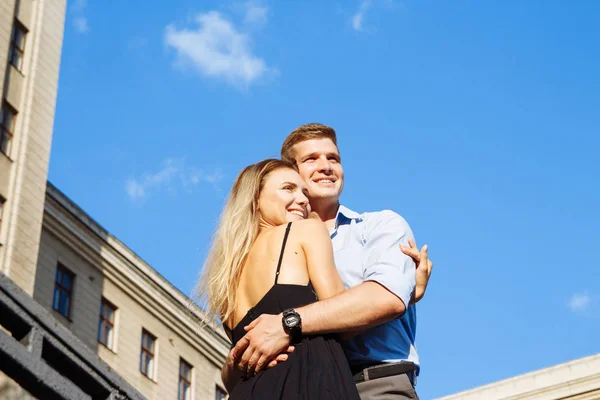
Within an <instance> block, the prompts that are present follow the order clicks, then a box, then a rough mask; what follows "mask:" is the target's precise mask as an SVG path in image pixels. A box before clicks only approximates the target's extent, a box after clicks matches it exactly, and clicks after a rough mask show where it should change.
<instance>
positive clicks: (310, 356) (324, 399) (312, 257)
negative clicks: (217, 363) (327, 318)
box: [198, 159, 359, 400]
mask: <svg viewBox="0 0 600 400" xmlns="http://www.w3.org/2000/svg"><path fill="white" fill-rule="evenodd" d="M306 194H307V190H306V187H305V185H304V182H303V181H302V178H301V177H300V175H298V173H297V172H296V170H295V168H294V166H293V165H291V164H289V163H287V162H285V161H281V160H274V159H270V160H264V161H260V162H258V163H256V164H254V165H251V166H249V167H246V168H245V169H244V170H243V171H242V172H241V173H240V174H239V176H238V177H237V179H236V181H235V183H234V185H233V188H232V190H231V193H230V196H229V199H228V201H227V203H226V205H225V208H224V210H223V213H222V215H221V220H220V223H219V225H218V228H217V231H216V235H215V238H214V243H213V246H212V249H211V251H210V253H209V257H208V259H207V263H206V265H205V267H204V270H203V276H202V279H201V281H200V284H199V286H198V293H199V295H200V296H201V297H203V298H204V300H205V301H206V304H207V312H208V313H209V315H211V316H212V317H213V318H215V320H218V321H221V322H222V323H223V326H224V327H225V330H226V331H227V332H228V335H229V337H230V338H231V340H232V342H233V344H234V345H235V343H237V341H238V340H239V339H240V338H242V337H243V336H244V334H245V331H244V326H246V325H248V324H249V323H250V322H252V320H253V319H254V318H256V317H258V316H259V315H261V314H279V313H283V312H284V311H285V310H287V309H292V308H298V307H301V306H304V305H307V304H309V303H312V302H315V301H317V298H318V299H320V300H323V299H326V298H329V297H332V296H335V295H336V294H338V293H340V292H342V291H343V290H344V285H343V284H342V281H341V279H340V277H339V275H338V273H337V270H336V267H335V264H334V259H333V249H332V245H331V239H330V238H329V232H328V231H327V228H326V227H325V225H324V224H323V223H322V222H321V221H319V220H315V219H307V217H308V215H309V213H310V205H309V202H308V198H307V196H306ZM284 315H285V313H284ZM296 339H298V342H297V343H295V344H296V345H295V350H294V351H293V352H292V353H291V354H289V358H288V359H287V361H286V362H283V363H279V364H277V365H276V366H274V367H273V368H269V369H266V370H260V368H258V369H257V371H248V373H247V374H246V376H244V377H242V378H241V379H242V380H241V382H239V383H237V384H236V385H235V388H234V389H233V390H232V391H231V393H230V397H229V398H230V399H231V400H235V399H286V400H288V399H320V400H328V399H356V400H358V399H359V396H358V392H357V390H356V386H355V384H354V381H353V378H352V374H351V372H350V368H349V366H348V363H347V361H346V358H345V356H344V352H343V350H342V347H341V345H340V343H339V341H338V337H337V336H336V335H318V336H310V337H302V338H296ZM269 361H271V360H259V362H258V364H259V365H263V366H264V365H265V364H266V363H268V362H269ZM236 373H238V372H236ZM239 373H240V374H241V372H239ZM223 378H224V379H223V380H224V381H225V384H226V386H228V389H230V388H231V386H232V383H233V382H237V381H238V380H239V379H240V377H239V376H224V377H223Z"/></svg>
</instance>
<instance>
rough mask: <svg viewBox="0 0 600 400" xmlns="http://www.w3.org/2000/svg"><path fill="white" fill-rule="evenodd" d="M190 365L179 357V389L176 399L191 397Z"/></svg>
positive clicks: (187, 399)
mask: <svg viewBox="0 0 600 400" xmlns="http://www.w3.org/2000/svg"><path fill="white" fill-rule="evenodd" d="M191 388H192V366H191V365H190V364H188V363H187V362H185V360H184V359H183V358H180V359H179V389H178V391H177V400H190V399H191V398H192V389H191Z"/></svg>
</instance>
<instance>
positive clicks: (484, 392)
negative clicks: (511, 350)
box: [438, 354, 600, 400]
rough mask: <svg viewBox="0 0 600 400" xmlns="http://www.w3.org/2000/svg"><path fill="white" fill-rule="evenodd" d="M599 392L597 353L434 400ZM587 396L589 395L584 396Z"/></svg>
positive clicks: (508, 398)
mask: <svg viewBox="0 0 600 400" xmlns="http://www.w3.org/2000/svg"><path fill="white" fill-rule="evenodd" d="M598 395H600V354H595V355H592V356H588V357H583V358H579V359H577V360H573V361H569V362H566V363H563V364H558V365H554V366H552V367H548V368H543V369H539V370H537V371H533V372H529V373H526V374H523V375H518V376H515V377H512V378H509V379H504V380H501V381H498V382H494V383H490V384H488V385H484V386H480V387H477V388H474V389H470V390H466V391H464V392H460V393H456V394H453V395H450V396H445V397H441V398H439V399H438V400H457V399H464V400H468V399H500V398H501V399H505V400H513V399H515V400H516V399H528V400H534V399H535V400H538V399H539V400H542V399H549V398H553V399H562V398H569V399H571V398H572V399H588V398H590V399H591V398H598V397H596V396H598ZM588 396H591V397H588Z"/></svg>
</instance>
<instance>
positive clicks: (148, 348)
mask: <svg viewBox="0 0 600 400" xmlns="http://www.w3.org/2000/svg"><path fill="white" fill-rule="evenodd" d="M155 342H156V336H154V335H152V334H151V333H150V332H148V331H147V330H145V329H143V330H142V349H141V351H140V371H141V373H142V374H144V375H146V376H147V377H148V378H150V379H154V344H155Z"/></svg>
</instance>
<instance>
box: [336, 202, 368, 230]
mask: <svg viewBox="0 0 600 400" xmlns="http://www.w3.org/2000/svg"><path fill="white" fill-rule="evenodd" d="M352 220H362V216H361V215H360V214H359V213H357V212H356V211H352V210H351V209H349V208H347V207H344V206H343V205H341V204H340V207H339V208H338V211H337V215H336V216H335V228H336V229H337V227H338V226H339V225H340V224H343V223H347V222H350V221H352Z"/></svg>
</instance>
